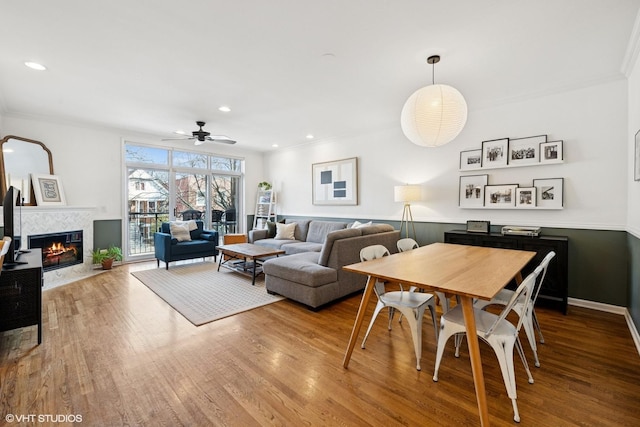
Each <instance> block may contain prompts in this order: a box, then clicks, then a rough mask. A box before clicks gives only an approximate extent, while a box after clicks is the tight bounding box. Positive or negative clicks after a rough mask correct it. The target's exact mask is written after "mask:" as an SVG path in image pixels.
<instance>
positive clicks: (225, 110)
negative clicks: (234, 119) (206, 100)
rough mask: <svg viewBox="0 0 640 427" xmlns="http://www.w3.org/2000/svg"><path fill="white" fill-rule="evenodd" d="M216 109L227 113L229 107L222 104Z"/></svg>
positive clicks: (229, 109)
mask: <svg viewBox="0 0 640 427" xmlns="http://www.w3.org/2000/svg"><path fill="white" fill-rule="evenodd" d="M218 110H220V111H222V112H224V113H228V112H229V111H231V108H230V107H227V106H226V105H223V106H221V107H219V108H218Z"/></svg>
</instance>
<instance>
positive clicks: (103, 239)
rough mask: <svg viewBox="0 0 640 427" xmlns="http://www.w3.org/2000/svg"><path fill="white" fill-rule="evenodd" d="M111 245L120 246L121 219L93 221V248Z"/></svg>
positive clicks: (103, 247) (104, 247)
mask: <svg viewBox="0 0 640 427" xmlns="http://www.w3.org/2000/svg"><path fill="white" fill-rule="evenodd" d="M111 245H113V246H117V247H119V248H122V220H120V219H102V220H96V221H93V249H94V250H95V249H97V248H101V249H106V248H108V247H109V246H111ZM123 249H124V248H123Z"/></svg>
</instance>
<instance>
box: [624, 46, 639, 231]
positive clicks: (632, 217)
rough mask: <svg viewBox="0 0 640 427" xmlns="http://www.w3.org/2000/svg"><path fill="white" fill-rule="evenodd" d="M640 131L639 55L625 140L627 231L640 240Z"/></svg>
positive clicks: (634, 70) (630, 96)
mask: <svg viewBox="0 0 640 427" xmlns="http://www.w3.org/2000/svg"><path fill="white" fill-rule="evenodd" d="M639 130H640V55H639V56H638V59H637V60H636V63H635V65H634V67H633V71H632V73H631V75H630V76H629V135H628V137H627V140H626V142H627V143H626V147H627V153H628V157H627V159H628V160H627V164H628V169H629V172H628V178H627V181H628V182H629V187H628V192H627V200H628V203H629V206H628V210H627V224H628V227H627V229H628V231H629V232H630V233H632V234H634V235H635V236H636V237H637V238H639V239H640V181H634V180H633V179H634V159H635V134H636V132H638V131H639Z"/></svg>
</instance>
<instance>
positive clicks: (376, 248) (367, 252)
mask: <svg viewBox="0 0 640 427" xmlns="http://www.w3.org/2000/svg"><path fill="white" fill-rule="evenodd" d="M389 255H390V253H389V249H387V248H386V247H384V245H371V246H366V247H364V248H362V249H361V250H360V261H371V260H372V259H378V258H382V257H384V256H389ZM373 290H374V291H375V293H376V295H377V296H378V298H380V295H383V294H384V293H385V287H384V282H381V281H380V280H377V281H376V285H375V287H374V288H373Z"/></svg>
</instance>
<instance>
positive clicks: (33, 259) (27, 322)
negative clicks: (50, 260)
mask: <svg viewBox="0 0 640 427" xmlns="http://www.w3.org/2000/svg"><path fill="white" fill-rule="evenodd" d="M30 251H31V252H29V253H24V254H22V255H20V256H19V257H18V261H20V262H26V264H18V265H16V266H15V267H13V268H4V269H2V273H0V331H8V330H10V329H16V328H23V327H25V326H31V325H38V344H40V343H41V342H42V252H41V250H40V249H31V250H30Z"/></svg>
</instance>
